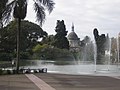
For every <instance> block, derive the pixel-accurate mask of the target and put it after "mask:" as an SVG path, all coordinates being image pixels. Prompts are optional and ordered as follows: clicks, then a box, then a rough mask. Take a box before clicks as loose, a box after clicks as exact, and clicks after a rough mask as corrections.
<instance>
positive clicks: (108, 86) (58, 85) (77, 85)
mask: <svg viewBox="0 0 120 90" xmlns="http://www.w3.org/2000/svg"><path fill="white" fill-rule="evenodd" d="M0 90H120V77H119V76H117V77H115V78H113V77H107V76H89V75H65V74H49V73H38V74H34V75H33V74H26V75H25V74H20V75H1V76H0Z"/></svg>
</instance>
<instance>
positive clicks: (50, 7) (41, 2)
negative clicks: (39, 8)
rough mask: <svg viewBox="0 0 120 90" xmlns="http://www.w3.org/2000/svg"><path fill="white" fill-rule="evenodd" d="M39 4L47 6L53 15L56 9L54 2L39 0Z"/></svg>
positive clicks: (51, 0)
mask: <svg viewBox="0 0 120 90" xmlns="http://www.w3.org/2000/svg"><path fill="white" fill-rule="evenodd" d="M37 2H38V3H39V4H42V5H43V6H45V7H46V8H47V9H48V11H49V13H51V12H52V10H53V9H54V5H55V3H54V2H53V0H37Z"/></svg>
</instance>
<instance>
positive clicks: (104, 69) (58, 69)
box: [21, 60, 120, 74]
mask: <svg viewBox="0 0 120 90" xmlns="http://www.w3.org/2000/svg"><path fill="white" fill-rule="evenodd" d="M21 68H31V69H38V68H47V69H48V72H52V73H63V74H97V73H102V74H103V73H104V74H106V73H108V74H110V73H111V74H116V73H119V74H120V70H119V69H120V67H119V66H118V65H109V67H108V65H97V66H96V71H97V72H95V65H94V64H92V63H89V64H84V63H81V64H75V62H74V61H52V60H27V61H22V63H21Z"/></svg>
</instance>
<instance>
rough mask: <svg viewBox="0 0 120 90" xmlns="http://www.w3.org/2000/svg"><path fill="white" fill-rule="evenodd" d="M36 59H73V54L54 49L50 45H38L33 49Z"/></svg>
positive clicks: (64, 50)
mask: <svg viewBox="0 0 120 90" xmlns="http://www.w3.org/2000/svg"><path fill="white" fill-rule="evenodd" d="M33 52H34V58H36V59H48V60H51V59H66V58H69V59H70V58H72V54H71V53H70V52H69V51H68V50H67V49H59V48H54V47H53V46H50V45H46V44H44V45H36V47H34V48H33Z"/></svg>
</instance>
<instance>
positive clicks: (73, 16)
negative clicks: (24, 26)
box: [26, 0, 120, 39]
mask: <svg viewBox="0 0 120 90" xmlns="http://www.w3.org/2000/svg"><path fill="white" fill-rule="evenodd" d="M54 2H55V3H56V4H55V8H54V10H53V11H52V13H51V14H48V13H47V16H46V21H45V23H44V25H43V27H42V28H43V30H45V31H46V32H47V33H48V34H49V35H51V34H56V32H55V27H56V22H57V20H64V22H65V25H66V30H67V31H68V34H69V33H70V32H71V27H72V23H74V28H75V32H76V33H77V35H78V37H79V38H80V39H83V38H84V37H85V36H86V35H87V36H89V37H91V38H93V29H94V28H97V29H98V31H99V34H107V33H108V34H109V36H110V37H117V35H118V33H119V32H120V0H54ZM26 20H29V21H31V22H34V23H37V22H36V19H35V13H34V11H33V2H32V0H29V6H28V14H27V17H26ZM37 24H38V23H37Z"/></svg>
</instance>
